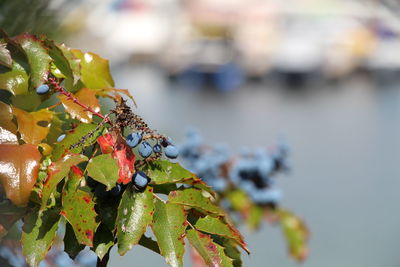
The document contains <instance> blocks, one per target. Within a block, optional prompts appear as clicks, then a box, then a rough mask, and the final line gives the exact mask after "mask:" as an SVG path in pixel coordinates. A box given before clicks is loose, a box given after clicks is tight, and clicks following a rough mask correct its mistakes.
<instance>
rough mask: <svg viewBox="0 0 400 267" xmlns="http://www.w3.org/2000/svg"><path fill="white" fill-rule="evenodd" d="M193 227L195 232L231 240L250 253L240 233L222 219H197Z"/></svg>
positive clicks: (210, 217) (207, 217)
mask: <svg viewBox="0 0 400 267" xmlns="http://www.w3.org/2000/svg"><path fill="white" fill-rule="evenodd" d="M194 226H195V227H196V229H197V230H200V231H203V232H207V233H210V234H216V235H219V236H222V237H225V238H229V239H232V240H234V241H235V242H236V243H237V244H239V245H240V246H241V247H242V248H243V249H244V250H245V251H246V252H247V253H250V252H249V250H248V248H247V245H246V243H245V242H244V239H243V237H242V235H241V234H240V232H239V231H238V230H237V229H236V228H235V227H234V226H233V225H232V224H230V223H229V222H227V221H224V220H223V219H222V218H216V217H212V216H209V215H207V216H205V217H203V218H200V219H198V220H197V222H196V224H195V225H194Z"/></svg>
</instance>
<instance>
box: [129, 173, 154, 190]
mask: <svg viewBox="0 0 400 267" xmlns="http://www.w3.org/2000/svg"><path fill="white" fill-rule="evenodd" d="M132 181H133V184H134V185H135V187H136V188H138V189H139V190H143V189H145V188H146V186H147V184H148V183H149V182H150V181H151V179H150V178H149V177H148V176H147V175H146V174H145V173H144V172H142V171H137V172H135V174H134V175H133V177H132Z"/></svg>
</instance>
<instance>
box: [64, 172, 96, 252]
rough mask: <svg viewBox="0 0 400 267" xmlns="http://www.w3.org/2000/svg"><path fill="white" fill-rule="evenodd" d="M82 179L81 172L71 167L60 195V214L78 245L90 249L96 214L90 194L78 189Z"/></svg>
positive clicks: (94, 230)
mask: <svg viewBox="0 0 400 267" xmlns="http://www.w3.org/2000/svg"><path fill="white" fill-rule="evenodd" d="M82 178H83V176H82V171H81V170H80V169H79V168H78V167H76V166H72V168H71V172H70V175H69V177H68V180H67V182H66V184H65V186H64V190H63V193H62V211H61V214H62V215H63V216H64V217H65V219H67V221H68V222H69V223H70V224H71V226H72V228H73V229H74V232H75V236H76V239H77V240H78V243H80V244H84V245H87V246H90V247H92V246H93V238H94V233H95V232H96V229H97V227H98V226H99V223H98V222H96V216H97V213H96V211H95V210H94V205H95V203H94V201H93V196H92V194H91V193H88V192H85V191H83V190H81V189H80V188H79V184H80V182H81V180H82Z"/></svg>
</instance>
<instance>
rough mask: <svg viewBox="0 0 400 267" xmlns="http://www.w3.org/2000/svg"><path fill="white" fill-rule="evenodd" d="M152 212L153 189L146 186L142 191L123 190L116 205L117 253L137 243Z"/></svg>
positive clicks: (150, 218) (149, 221)
mask: <svg viewBox="0 0 400 267" xmlns="http://www.w3.org/2000/svg"><path fill="white" fill-rule="evenodd" d="M153 213H154V197H153V189H152V188H151V187H149V186H148V187H147V188H146V190H145V191H144V192H143V193H140V192H133V191H132V190H130V189H127V190H125V192H124V193H123V195H122V199H121V203H120V205H119V207H118V217H117V238H118V253H119V254H120V255H124V254H125V253H126V252H128V251H129V250H130V249H131V248H132V246H134V245H136V244H138V242H139V240H140V238H141V237H142V236H143V234H144V233H145V232H146V228H147V226H148V225H149V224H150V223H151V221H152V219H153Z"/></svg>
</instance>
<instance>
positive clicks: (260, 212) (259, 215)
mask: <svg viewBox="0 0 400 267" xmlns="http://www.w3.org/2000/svg"><path fill="white" fill-rule="evenodd" d="M263 217H264V209H263V208H262V207H260V206H258V205H252V206H251V208H250V210H249V215H248V216H247V218H246V223H247V225H248V226H249V227H250V229H252V230H255V229H257V228H259V227H260V224H261V222H262V219H263Z"/></svg>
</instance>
